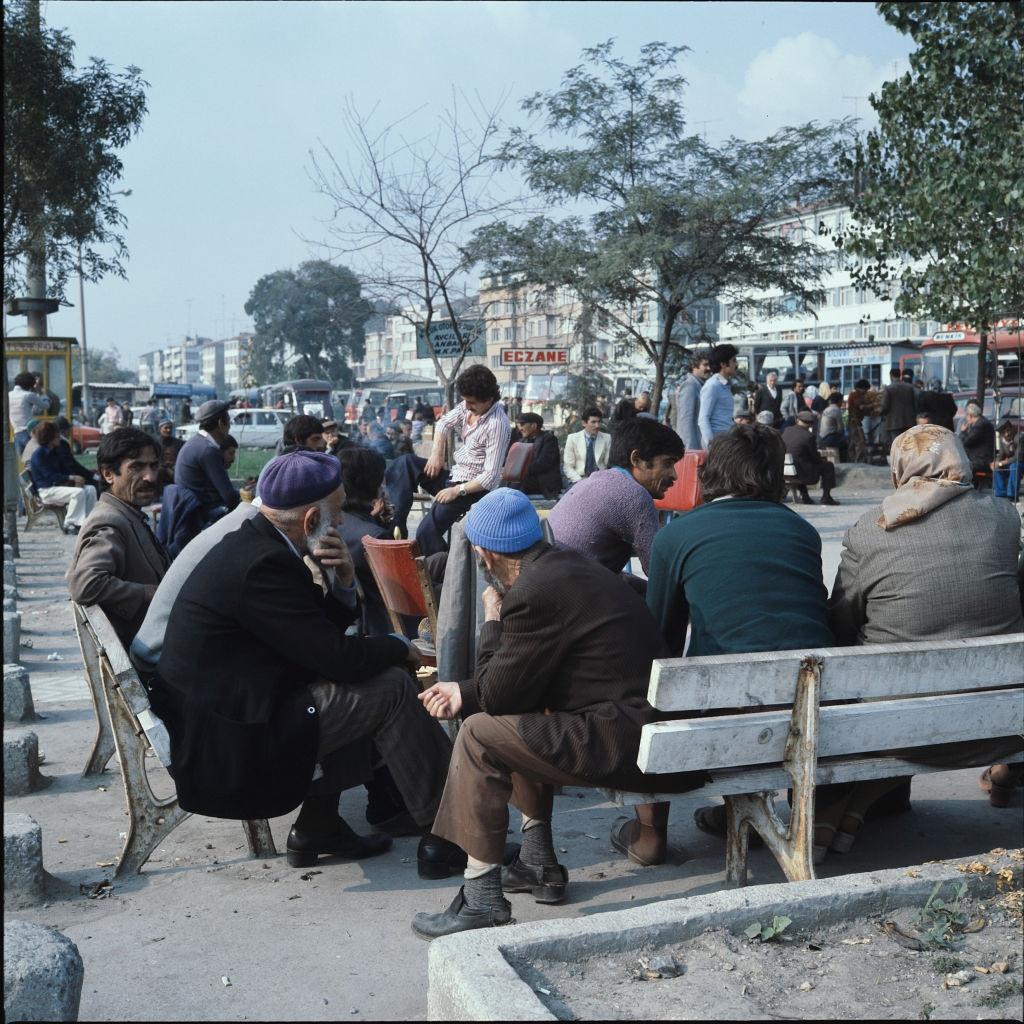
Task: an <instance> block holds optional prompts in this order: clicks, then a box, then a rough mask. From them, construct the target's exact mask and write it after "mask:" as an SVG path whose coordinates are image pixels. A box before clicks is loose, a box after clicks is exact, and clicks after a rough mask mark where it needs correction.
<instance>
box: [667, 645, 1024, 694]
mask: <svg viewBox="0 0 1024 1024" xmlns="http://www.w3.org/2000/svg"><path fill="white" fill-rule="evenodd" d="M808 655H810V656H813V657H816V658H820V659H821V661H822V662H823V666H822V673H821V699H822V700H848V699H854V698H866V697H889V696H894V695H899V694H928V693H943V692H948V691H950V690H957V691H961V690H978V689H986V688H988V687H992V686H1006V685H1013V684H1016V683H1021V682H1024V633H1010V634H1007V635H1005V636H985V637H976V638H974V639H971V640H929V641H924V642H921V643H907V644H871V645H867V646H864V647H826V648H820V649H818V650H808V649H804V650H794V651H767V652H765V653H758V654H719V655H714V656H710V657H702V658H671V659H668V658H665V659H659V660H657V661H655V662H654V666H653V667H652V669H651V684H650V689H649V691H648V698H647V699H648V700H649V701H650V703H651V704H652V705H653V706H654V707H656V708H657V709H658V710H659V711H711V710H714V709H718V708H740V707H749V706H751V705H753V706H755V707H756V706H759V705H772V704H791V703H792V701H793V694H794V691H795V687H796V678H797V673H798V672H799V669H800V662H801V660H802V659H803V658H805V657H807V656H808Z"/></svg>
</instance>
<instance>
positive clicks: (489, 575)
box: [476, 556, 508, 597]
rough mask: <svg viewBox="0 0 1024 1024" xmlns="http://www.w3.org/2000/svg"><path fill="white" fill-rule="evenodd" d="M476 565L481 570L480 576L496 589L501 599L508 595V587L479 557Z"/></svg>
mask: <svg viewBox="0 0 1024 1024" xmlns="http://www.w3.org/2000/svg"><path fill="white" fill-rule="evenodd" d="M476 564H477V568H479V570H480V575H481V576H483V578H484V579H485V580H486V581H487V584H488V586H491V587H494V589H495V590H496V591H497V592H498V596H499V597H504V596H505V595H506V594H507V593H508V587H507V586H506V585H505V584H504V583H502V582H501V580H499V579H498V577H497V576H495V575H494V573H493V572H491V570H490V569H488V568H487V564H486V563H485V562H484V560H483V559H482V558H480V557H479V556H478V557H477V560H476Z"/></svg>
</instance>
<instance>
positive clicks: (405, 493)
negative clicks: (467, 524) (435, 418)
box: [385, 365, 512, 555]
mask: <svg viewBox="0 0 1024 1024" xmlns="http://www.w3.org/2000/svg"><path fill="white" fill-rule="evenodd" d="M455 388H456V390H457V391H458V392H459V394H460V395H461V396H462V401H461V402H459V404H458V405H456V406H455V408H454V409H452V410H451V412H449V413H446V414H445V415H444V416H442V417H441V419H440V421H439V422H438V423H437V424H436V425H435V427H434V448H433V451H432V452H431V453H430V458H429V459H421V458H420V457H419V456H418V455H403V456H401V457H400V458H397V459H395V461H394V462H392V463H391V465H390V466H388V471H387V474H386V475H385V481H386V486H387V490H388V496H389V497H390V499H391V504H392V505H393V506H394V509H395V522H396V523H397V524H398V528H399V529H400V530H401V532H402V536H403V537H406V536H408V529H407V527H406V521H407V519H408V517H409V510H410V509H411V508H412V499H413V495H414V494H415V493H416V488H417V487H422V488H423V489H424V490H426V491H427V492H429V493H430V494H433V495H434V501H433V503H432V504H431V506H430V508H429V510H428V511H427V512H426V514H425V515H424V516H423V519H422V520H421V521H420V525H419V527H418V529H417V530H416V540H417V541H418V542H419V546H420V551H421V552H422V553H423V554H424V555H432V554H434V553H435V552H437V551H445V550H447V545H446V544H445V540H444V535H445V534H446V533H447V532H448V530H449V528H450V527H451V525H452V523H454V522H457V521H458V520H459V519H461V518H462V517H463V516H464V515H465V514H466V512H468V511H469V509H470V507H471V506H472V505H473V504H474V502H477V501H479V500H480V498H482V497H483V496H484V494H486V493H487V491H491V490H494V488H496V487H497V486H498V485H499V484H500V483H501V470H502V467H503V466H504V464H505V455H506V453H507V452H508V444H509V436H510V434H511V433H512V428H511V426H510V425H509V422H508V417H507V416H506V415H505V410H504V408H503V407H502V405H501V402H500V401H499V399H500V398H501V392H500V391H499V390H498V382H497V380H496V379H495V377H494V374H493V373H491V371H490V370H488V369H487V367H486V366H479V365H477V366H470V367H469V368H468V369H465V370H463V371H462V373H460V374H459V376H458V377H457V378H456V380H455ZM453 431H454V432H455V435H456V436H457V437H458V439H459V440H460V441H461V442H462V445H461V447H458V448H456V450H455V461H454V465H453V466H452V468H451V470H450V471H446V470H445V468H444V456H445V444H446V442H447V440H448V437H449V435H450V434H451V433H452V432H453Z"/></svg>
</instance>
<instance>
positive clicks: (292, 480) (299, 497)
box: [259, 450, 341, 509]
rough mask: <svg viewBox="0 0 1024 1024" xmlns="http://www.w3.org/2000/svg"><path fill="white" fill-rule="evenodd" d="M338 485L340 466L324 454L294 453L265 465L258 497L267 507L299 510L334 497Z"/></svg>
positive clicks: (281, 456)
mask: <svg viewBox="0 0 1024 1024" xmlns="http://www.w3.org/2000/svg"><path fill="white" fill-rule="evenodd" d="M340 486H341V463H340V462H339V461H338V460H337V459H336V458H335V457H334V456H333V455H325V454H324V453H323V452H311V451H306V450H302V451H297V452H289V453H288V454H287V455H279V456H278V457H277V458H276V459H271V461H270V462H269V463H267V467H266V469H265V470H264V471H263V473H262V474H261V476H260V481H259V496H260V499H261V500H262V502H263V504H264V505H266V506H267V507H268V508H280V509H286V508H301V507H302V506H303V505H312V504H314V503H315V502H318V501H320V500H322V499H323V498H326V497H327V495H329V494H333V493H334V492H335V491H336V490H337V489H338V488H339V487H340Z"/></svg>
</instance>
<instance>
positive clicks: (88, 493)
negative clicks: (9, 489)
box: [29, 420, 96, 533]
mask: <svg viewBox="0 0 1024 1024" xmlns="http://www.w3.org/2000/svg"><path fill="white" fill-rule="evenodd" d="M35 437H36V440H37V441H38V442H39V447H38V448H37V449H36V450H35V451H34V452H33V453H32V460H31V462H30V463H29V472H30V474H31V476H32V482H33V483H34V484H35V486H36V490H37V491H38V492H39V497H40V498H41V499H42V500H43V501H44V502H45V503H46V504H47V505H67V514H66V515H65V517H64V532H65V533H78V531H79V530H80V529H81V528H82V524H83V523H84V522H85V520H86V517H87V516H88V515H89V513H90V512H91V511H92V509H93V506H94V505H95V504H96V488H95V487H93V486H92V485H91V484H90V483H88V482H87V481H88V479H89V477H91V476H92V473H91V472H90V471H89V470H87V469H85V468H84V467H80V466H79V465H78V464H77V463H76V462H75V460H74V458H73V457H72V456H71V450H70V449H67V451H66V452H65V451H63V450H62V448H61V446H62V439H61V436H60V432H59V431H58V430H57V424H56V423H54V422H53V420H47V421H46V422H44V423H41V424H39V426H38V427H37V428H36V431H35Z"/></svg>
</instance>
